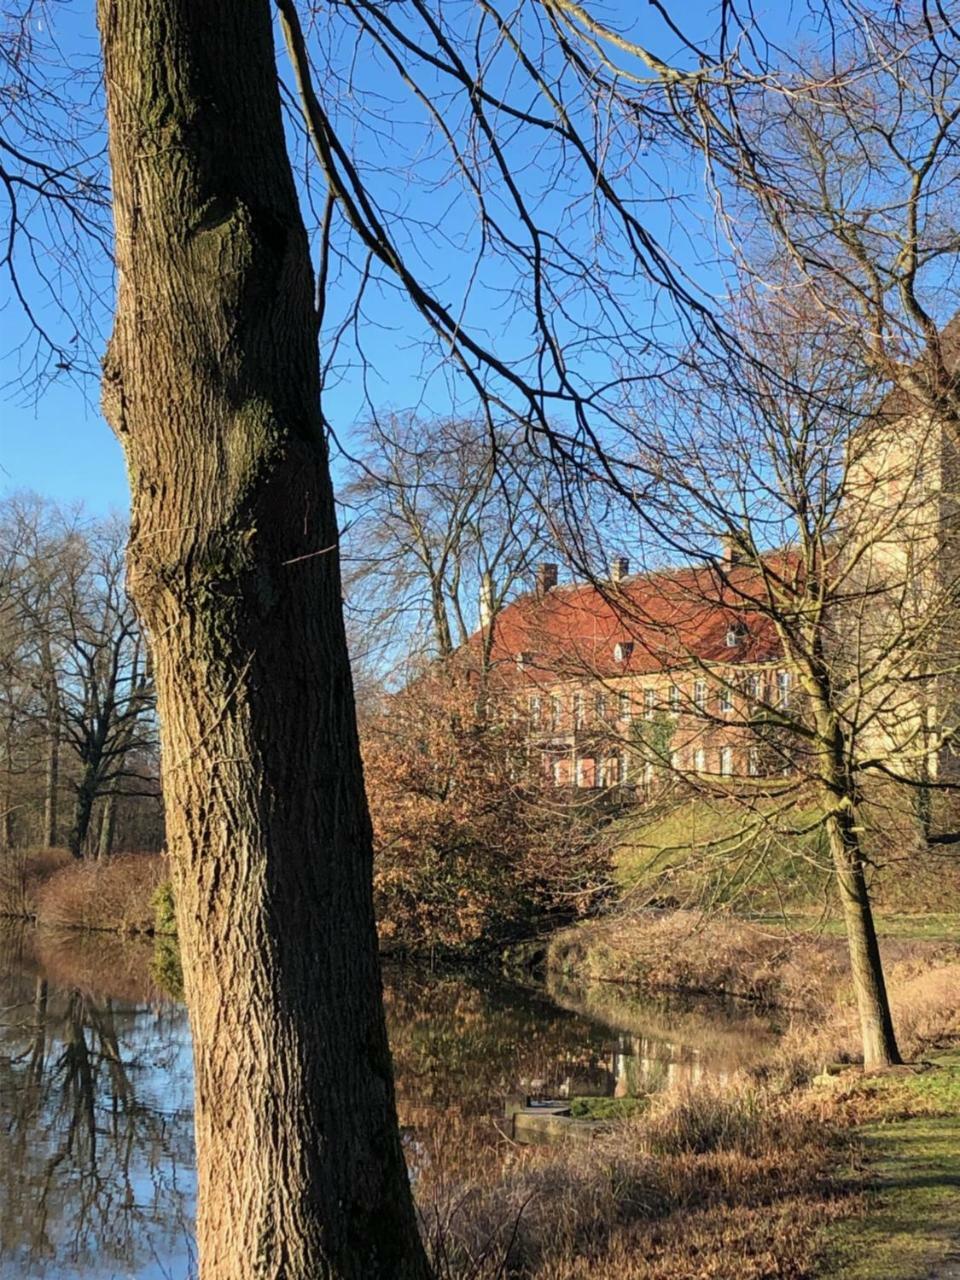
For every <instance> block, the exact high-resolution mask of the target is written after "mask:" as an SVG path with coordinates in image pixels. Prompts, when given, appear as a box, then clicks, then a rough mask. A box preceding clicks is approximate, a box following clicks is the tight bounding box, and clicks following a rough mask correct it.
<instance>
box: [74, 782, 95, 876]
mask: <svg viewBox="0 0 960 1280" xmlns="http://www.w3.org/2000/svg"><path fill="white" fill-rule="evenodd" d="M96 798H97V775H96V771H95V770H94V769H93V768H91V766H90V765H85V766H84V770H83V774H82V776H81V778H80V782H79V783H78V785H77V798H76V801H75V802H74V808H73V825H72V826H71V828H70V834H69V835H68V836H67V848H68V849H69V850H70V853H71V854H72V856H73V857H74V858H76V859H78V860H79V859H80V858H82V857H83V852H84V848H85V847H86V843H87V836H88V834H89V832H90V820H91V818H92V817H93V805H94V801H95V800H96Z"/></svg>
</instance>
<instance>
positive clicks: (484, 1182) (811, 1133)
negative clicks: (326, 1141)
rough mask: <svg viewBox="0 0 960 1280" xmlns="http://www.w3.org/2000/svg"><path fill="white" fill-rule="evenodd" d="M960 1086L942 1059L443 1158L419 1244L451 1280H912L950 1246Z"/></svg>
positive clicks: (701, 1100)
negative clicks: (558, 1139) (480, 1155)
mask: <svg viewBox="0 0 960 1280" xmlns="http://www.w3.org/2000/svg"><path fill="white" fill-rule="evenodd" d="M958 1087H960V1063H958V1059H957V1057H956V1056H949V1055H941V1056H940V1057H938V1058H937V1060H936V1061H934V1062H933V1063H927V1064H925V1066H924V1067H923V1068H920V1069H917V1070H911V1069H905V1070H903V1071H901V1072H900V1073H898V1074H897V1075H896V1076H886V1077H880V1078H878V1077H869V1076H864V1075H863V1074H862V1073H861V1072H860V1071H859V1070H852V1071H850V1072H848V1073H846V1074H843V1075H838V1076H836V1077H830V1078H828V1080H827V1081H826V1083H821V1084H815V1085H809V1084H807V1085H805V1086H804V1087H802V1088H800V1087H798V1086H797V1082H796V1080H795V1079H794V1078H793V1077H792V1076H791V1074H790V1073H789V1072H788V1071H785V1070H784V1064H783V1063H781V1064H779V1065H778V1066H774V1068H773V1069H768V1070H766V1071H765V1072H758V1073H754V1074H752V1075H748V1074H741V1075H740V1076H739V1077H737V1078H735V1079H733V1080H731V1081H728V1082H727V1083H724V1084H716V1083H714V1084H711V1083H709V1082H703V1083H701V1084H700V1085H698V1086H697V1087H696V1088H689V1087H685V1088H680V1089H675V1090H672V1091H669V1092H667V1093H664V1094H662V1095H659V1096H658V1097H656V1098H654V1099H653V1100H652V1101H651V1103H650V1106H649V1108H648V1109H647V1110H646V1111H645V1112H642V1113H640V1114H637V1115H634V1116H632V1117H631V1118H629V1119H626V1120H622V1121H619V1122H617V1123H616V1124H612V1125H611V1126H610V1128H609V1131H608V1132H607V1133H606V1135H604V1136H601V1137H599V1138H597V1139H596V1140H595V1141H594V1142H593V1143H590V1144H587V1145H584V1144H580V1143H578V1144H570V1145H567V1146H562V1147H559V1148H550V1149H548V1150H543V1149H533V1150H530V1149H523V1150H515V1151H513V1152H512V1153H511V1154H510V1155H509V1156H508V1158H507V1159H506V1161H504V1160H503V1158H502V1154H499V1153H497V1154H494V1153H493V1152H491V1153H490V1158H489V1160H488V1161H487V1162H486V1163H485V1164H484V1163H483V1162H479V1163H478V1161H477V1156H476V1152H475V1151H471V1160H470V1163H469V1166H468V1165H467V1162H466V1161H463V1162H462V1163H461V1164H460V1166H459V1167H457V1166H456V1165H453V1167H451V1161H450V1160H449V1159H448V1161H447V1164H446V1166H445V1167H443V1169H442V1170H441V1171H438V1172H436V1173H435V1174H434V1175H433V1176H432V1177H431V1178H430V1180H429V1181H428V1184H427V1185H424V1186H421V1188H420V1205H421V1213H422V1214H423V1218H424V1222H425V1225H426V1228H427V1232H426V1234H427V1238H428V1240H430V1242H431V1243H432V1246H433V1249H434V1253H435V1256H436V1258H437V1260H438V1264H439V1265H438V1271H439V1274H440V1275H442V1276H443V1277H449V1278H450V1280H464V1278H466V1277H469V1278H470V1280H487V1278H488V1277H489V1278H490V1280H492V1278H493V1277H500V1276H503V1275H507V1274H509V1275H513V1276H518V1277H524V1278H525V1280H588V1278H592V1277H596V1276H598V1275H617V1276H623V1277H625V1278H626V1280H667V1277H670V1280H700V1278H701V1277H705V1276H711V1277H717V1278H720V1280H743V1278H744V1277H746V1278H747V1280H769V1278H770V1277H778V1280H800V1278H801V1277H805V1278H810V1277H818V1278H820V1277H822V1280H840V1277H843V1278H844V1280H847V1278H848V1277H854V1276H855V1277H856V1280H879V1278H880V1277H883V1278H884V1280H920V1278H921V1277H927V1276H929V1275H931V1274H933V1268H934V1266H935V1265H936V1263H937V1262H938V1261H941V1260H942V1259H943V1258H944V1257H945V1256H946V1255H947V1254H948V1252H949V1249H950V1245H951V1241H950V1237H949V1233H948V1232H946V1231H945V1230H944V1221H945V1215H947V1214H949V1213H950V1212H952V1210H953V1209H954V1208H955V1206H956V1204H957V1201H958V1191H957V1187H958V1185H960V1176H958V1175H960V1155H958V1144H957V1139H958V1137H960V1122H958V1121H957V1089H958ZM947 1220H949V1219H947Z"/></svg>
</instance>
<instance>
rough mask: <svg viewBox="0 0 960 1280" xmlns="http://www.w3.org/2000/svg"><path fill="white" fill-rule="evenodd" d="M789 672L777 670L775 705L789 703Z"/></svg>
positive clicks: (785, 705) (779, 705)
mask: <svg viewBox="0 0 960 1280" xmlns="http://www.w3.org/2000/svg"><path fill="white" fill-rule="evenodd" d="M790 684H791V680H790V672H789V671H778V672H777V706H778V707H789V705H790Z"/></svg>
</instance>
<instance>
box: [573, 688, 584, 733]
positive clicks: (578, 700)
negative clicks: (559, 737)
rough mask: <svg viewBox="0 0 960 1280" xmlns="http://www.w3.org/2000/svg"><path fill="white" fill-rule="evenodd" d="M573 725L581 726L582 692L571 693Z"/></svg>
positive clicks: (579, 727)
mask: <svg viewBox="0 0 960 1280" xmlns="http://www.w3.org/2000/svg"><path fill="white" fill-rule="evenodd" d="M573 727H574V728H575V729H582V728H583V694H582V693H575V694H574V695H573Z"/></svg>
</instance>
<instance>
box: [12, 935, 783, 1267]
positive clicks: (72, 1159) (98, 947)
mask: <svg viewBox="0 0 960 1280" xmlns="http://www.w3.org/2000/svg"><path fill="white" fill-rule="evenodd" d="M150 960H151V950H150V947H149V946H148V945H146V944H138V943H132V942H124V941H121V940H119V939H116V938H113V937H111V936H107V935H103V936H101V935H97V936H96V937H84V936H81V935H76V934H73V935H51V934H48V933H44V932H42V931H40V932H34V931H25V930H23V929H13V928H6V929H4V928H0V1280H14V1278H16V1280H21V1278H23V1280H34V1278H40V1277H57V1278H58V1280H60V1278H65V1277H71V1278H72V1277H78V1278H80V1277H83V1278H85V1280H107V1278H108V1277H125V1278H129V1280H132V1278H134V1277H135V1278H136V1280H161V1278H170V1280H186V1278H187V1277H189V1276H190V1275H191V1274H192V1273H193V1263H194V1256H193V1247H192V1240H191V1227H190V1224H191V1221H192V1215H193V1208H194V1192H195V1182H194V1167H193V1132H192V1125H193V1116H192V1103H193V1099H192V1082H191V1063H190V1036H189V1029H188V1026H187V1019H186V1013H185V1011H184V1009H183V1008H182V1006H181V1005H179V1004H178V1003H177V1002H176V1001H175V1000H172V999H171V998H170V997H168V996H167V995H165V994H164V993H163V992H162V991H161V990H160V989H159V988H158V987H157V985H156V983H155V982H154V980H153V979H152V977H151V973H150ZM386 1000H387V1016H388V1021H389V1025H390V1036H391V1044H392V1047H393V1053H394V1060H395V1068H396V1075H397V1097H398V1108H399V1112H400V1121H401V1125H402V1127H403V1134H404V1141H405V1144H406V1149H407V1152H408V1158H409V1161H410V1163H411V1166H412V1171H413V1174H414V1177H415V1178H416V1177H417V1175H418V1173H419V1172H420V1171H422V1169H423V1168H424V1167H426V1165H428V1164H429V1162H430V1161H431V1160H434V1159H436V1158H437V1153H438V1152H442V1151H443V1149H444V1144H445V1143H450V1142H453V1141H456V1142H457V1143H464V1142H468V1143H476V1144H479V1143H483V1144H486V1145H487V1147H488V1149H489V1147H490V1146H491V1145H495V1144H498V1143H504V1139H503V1138H502V1136H501V1134H500V1128H501V1126H502V1120H501V1119H500V1117H502V1115H503V1104H504V1100H505V1097H506V1096H507V1095H508V1094H510V1093H516V1092H523V1093H530V1094H536V1095H541V1096H554V1097H555V1096H565V1095H575V1094H591V1095H597V1096H611V1097H613V1096H616V1097H629V1096H633V1095H635V1094H643V1093H647V1092H650V1091H651V1090H655V1089H658V1088H662V1087H664V1086H666V1085H667V1084H670V1083H674V1082H676V1081H680V1080H686V1081H689V1082H691V1083H694V1084H695V1083H696V1082H697V1081H699V1080H700V1079H702V1078H703V1077H704V1076H711V1077H723V1076H725V1075H726V1074H728V1073H730V1072H732V1071H734V1070H736V1069H737V1068H738V1067H740V1066H743V1065H747V1064H750V1063H752V1062H756V1061H758V1060H759V1059H761V1058H762V1057H763V1056H764V1055H765V1054H767V1053H769V1051H770V1049H771V1048H772V1045H773V1043H774V1039H775V1033H774V1030H773V1028H772V1027H771V1026H770V1025H769V1024H768V1023H766V1022H765V1021H764V1020H763V1019H761V1018H758V1017H756V1016H753V1015H752V1014H750V1013H749V1012H744V1011H742V1010H740V1011H738V1010H729V1009H719V1008H717V1007H716V1006H714V1007H709V1006H704V1005H700V1006H697V1005H692V1004H690V1003H689V1002H681V1001H673V1002H671V1003H660V1004H650V1003H649V1002H643V1001H631V1000H630V999H628V998H626V997H625V996H624V994H623V993H622V992H620V991H618V990H617V989H616V988H612V987H595V988H592V989H588V990H584V989H577V988H576V987H572V986H569V987H563V988H558V989H556V990H555V991H553V992H551V994H550V996H549V997H548V996H546V995H542V994H538V993H534V992H530V991H527V990H525V989H522V988H519V987H515V986H510V985H506V984H502V983H496V982H487V981H483V982H473V981H466V980H464V979H462V978H459V977H457V978H452V977H430V976H427V975H424V974H422V973H419V972H416V971H412V970H409V969H408V970H397V971H389V972H388V973H387V975H386Z"/></svg>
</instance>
